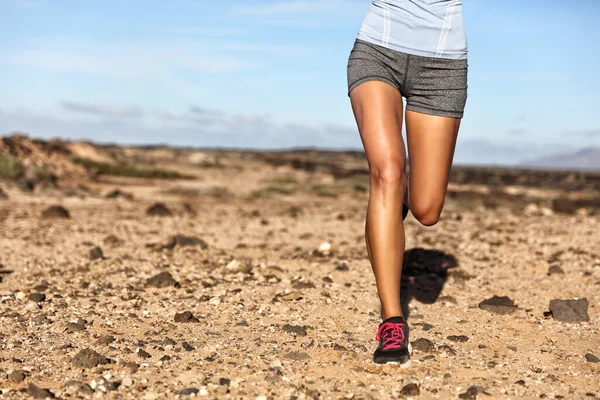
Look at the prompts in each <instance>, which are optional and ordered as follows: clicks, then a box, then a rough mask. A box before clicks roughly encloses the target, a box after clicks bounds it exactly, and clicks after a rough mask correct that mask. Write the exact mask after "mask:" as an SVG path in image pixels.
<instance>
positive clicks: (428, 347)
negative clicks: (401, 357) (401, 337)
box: [411, 338, 435, 353]
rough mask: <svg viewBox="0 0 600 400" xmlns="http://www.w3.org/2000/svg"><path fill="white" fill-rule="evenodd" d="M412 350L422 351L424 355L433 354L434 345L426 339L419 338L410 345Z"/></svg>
mask: <svg viewBox="0 0 600 400" xmlns="http://www.w3.org/2000/svg"><path fill="white" fill-rule="evenodd" d="M411 344H412V347H413V349H416V350H419V351H422V352H424V353H433V351H434V350H435V345H434V344H433V342H432V341H431V340H429V339H426V338H419V339H417V340H415V341H414V342H412V343H411Z"/></svg>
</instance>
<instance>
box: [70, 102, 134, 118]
mask: <svg viewBox="0 0 600 400" xmlns="http://www.w3.org/2000/svg"><path fill="white" fill-rule="evenodd" d="M61 105H62V106H63V108H65V109H67V110H69V111H73V112H78V113H83V114H91V115H100V116H111V117H140V116H142V109H141V108H140V107H137V106H133V107H132V106H122V105H116V104H101V105H98V104H87V103H79V102H73V101H63V102H62V104H61Z"/></svg>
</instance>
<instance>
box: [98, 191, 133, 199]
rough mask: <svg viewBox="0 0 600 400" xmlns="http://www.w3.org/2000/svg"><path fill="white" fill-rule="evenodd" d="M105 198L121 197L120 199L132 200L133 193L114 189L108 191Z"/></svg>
mask: <svg viewBox="0 0 600 400" xmlns="http://www.w3.org/2000/svg"><path fill="white" fill-rule="evenodd" d="M104 197H106V198H107V199H117V198H122V199H127V200H133V195H132V194H131V193H127V192H123V191H121V190H119V189H115V190H113V191H111V192H109V193H107V194H106V196H104Z"/></svg>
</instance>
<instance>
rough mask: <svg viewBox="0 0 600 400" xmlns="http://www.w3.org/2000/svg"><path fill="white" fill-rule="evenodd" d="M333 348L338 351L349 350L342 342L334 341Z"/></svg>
mask: <svg viewBox="0 0 600 400" xmlns="http://www.w3.org/2000/svg"><path fill="white" fill-rule="evenodd" d="M333 349H334V350H337V351H348V349H347V348H346V347H344V346H342V345H341V344H337V343H334V345H333Z"/></svg>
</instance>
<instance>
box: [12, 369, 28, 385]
mask: <svg viewBox="0 0 600 400" xmlns="http://www.w3.org/2000/svg"><path fill="white" fill-rule="evenodd" d="M26 377H27V372H26V371H23V370H21V369H16V370H14V371H13V372H11V373H10V375H8V379H10V380H11V382H14V383H21V382H23V381H24V380H25V378H26Z"/></svg>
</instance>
